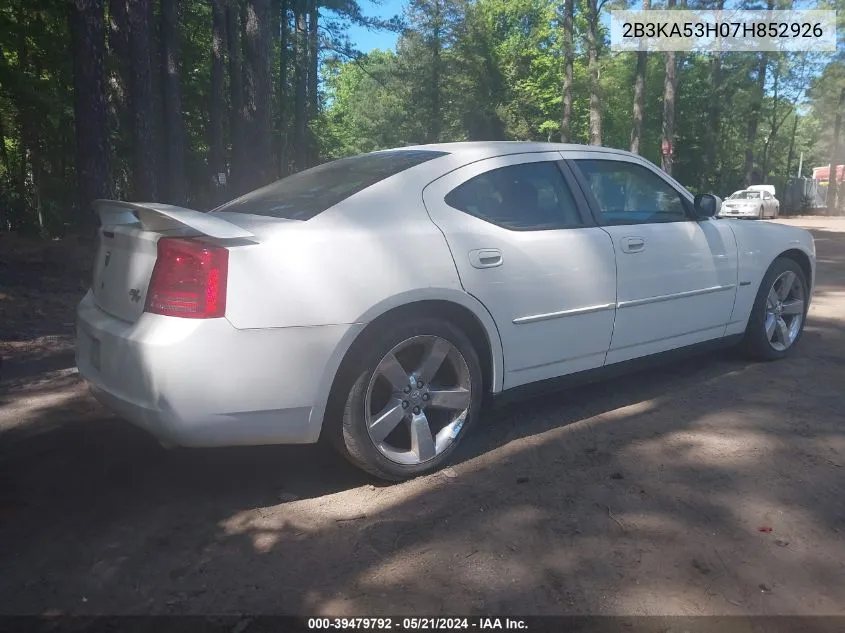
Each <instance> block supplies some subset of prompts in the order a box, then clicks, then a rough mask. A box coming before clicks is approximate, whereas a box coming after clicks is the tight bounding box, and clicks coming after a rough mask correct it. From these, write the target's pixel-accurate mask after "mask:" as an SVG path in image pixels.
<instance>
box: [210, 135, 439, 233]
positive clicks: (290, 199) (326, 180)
mask: <svg viewBox="0 0 845 633" xmlns="http://www.w3.org/2000/svg"><path fill="white" fill-rule="evenodd" d="M446 154H448V152H435V151H431V150H392V151H388V152H376V153H372V154H361V155H359V156H351V157H350V158H341V159H340V160H335V161H332V162H330V163H325V164H323V165H319V166H318V167H312V168H311V169H306V170H305V171H301V172H299V173H296V174H293V175H292V176H288V177H287V178H283V179H282V180H277V181H276V182H274V183H272V184H270V185H267V186H266V187H262V188H261V189H256V190H255V191H253V192H251V193H248V194H246V195H245V196H241V197H240V198H236V199H235V200H232V201H231V202H227V203H226V204H224V205H223V206H220V207H217V208H216V209H214V211H228V212H234V213H249V214H251V215H267V216H271V217H274V218H284V219H288V220H310V219H311V218H313V217H314V216H315V215H317V214H319V213H322V212H323V211H325V210H326V209H328V208H329V207H331V206H333V205H335V204H337V203H338V202H341V201H342V200H345V199H346V198H348V197H349V196H351V195H353V194H356V193H358V192H359V191H362V190H363V189H366V188H367V187H369V186H371V185H374V184H375V183H377V182H379V181H380V180H384V179H385V178H388V177H390V176H393V175H395V174H398V173H399V172H401V171H405V170H406V169H409V168H411V167H414V166H415V165H419V164H421V163H424V162H426V161H429V160H431V159H433V158H437V157H439V156H445V155H446Z"/></svg>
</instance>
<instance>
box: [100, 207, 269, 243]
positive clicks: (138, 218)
mask: <svg viewBox="0 0 845 633" xmlns="http://www.w3.org/2000/svg"><path fill="white" fill-rule="evenodd" d="M94 211H95V212H96V213H97V215H98V216H99V217H100V224H102V225H104V226H106V225H112V226H113V225H116V224H136V223H138V222H140V223H141V227H142V228H143V229H145V230H147V231H168V230H171V229H178V228H181V227H187V228H189V229H193V230H194V231H197V232H199V233H202V234H203V235H207V236H208V237H213V238H216V239H221V240H235V239H248V238H252V237H254V235H253V234H252V233H250V232H249V231H247V230H246V229H243V228H241V227H239V226H236V225H235V224H232V223H231V222H227V221H226V220H224V219H223V218H220V217H217V216H216V215H209V214H208V213H203V212H201V211H195V210H194V209H185V208H184V207H175V206H173V205H170V204H158V203H156V202H144V203H138V202H123V201H121V200H94Z"/></svg>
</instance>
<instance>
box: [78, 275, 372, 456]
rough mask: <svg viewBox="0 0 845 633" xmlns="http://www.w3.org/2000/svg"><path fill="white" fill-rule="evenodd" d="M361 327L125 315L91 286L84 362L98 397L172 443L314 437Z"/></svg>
mask: <svg viewBox="0 0 845 633" xmlns="http://www.w3.org/2000/svg"><path fill="white" fill-rule="evenodd" d="M354 327H355V326H352V325H331V326H323V327H308V328H293V327H292V328H275V329H260V330H238V329H236V328H235V327H233V326H232V325H231V323H229V321H228V320H226V319H225V318H220V319H208V320H199V319H180V318H174V317H166V316H161V315H155V314H147V313H145V314H143V315H142V316H141V317H140V318H139V319H138V320H137V321H136V322H135V323H127V322H124V321H121V320H120V319H117V318H115V317H112V316H111V315H109V314H107V313H105V312H103V311H102V310H100V309H99V308H98V307H97V306H96V304H95V303H94V299H93V296H92V294H91V293H90V292H89V293H88V294H87V295H86V296H85V298H84V299H83V300H82V301H81V302H80V304H79V307H78V309H77V348H76V364H77V366H78V367H79V373H80V374H81V375H82V376H83V378H85V380H86V381H88V383H89V384H90V386H91V390H92V393H93V394H94V395H95V397H97V399H98V400H100V401H101V402H102V403H103V404H105V405H106V406H107V407H109V408H110V409H112V410H114V411H115V412H116V413H118V414H119V415H120V416H121V417H124V418H126V419H127V420H129V421H130V422H132V423H134V424H136V425H138V426H140V427H142V428H144V429H146V430H147V431H149V432H150V433H152V434H153V435H155V436H156V437H158V438H159V439H160V440H162V441H164V442H167V443H170V444H175V445H180V446H233V445H254V444H301V443H310V442H315V441H316V440H317V438H318V437H319V435H320V428H321V425H322V411H323V407H324V404H325V400H326V398H327V396H328V394H327V393H323V391H324V390H325V385H326V383H327V382H328V383H329V384H330V378H329V374H333V370H332V368H333V367H334V366H335V365H336V364H337V363H338V362H339V361H336V360H335V359H336V356H337V355H338V354H339V353H340V348H341V345H340V344H341V341H344V340H345V338H346V337H347V335H348V334H349V333H350V329H352V328H354ZM96 347H99V351H97V350H96V349H95V348H96ZM315 410H316V411H317V412H319V413H318V415H313V414H312V412H313V411H315Z"/></svg>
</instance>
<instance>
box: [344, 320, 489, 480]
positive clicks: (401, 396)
mask: <svg viewBox="0 0 845 633" xmlns="http://www.w3.org/2000/svg"><path fill="white" fill-rule="evenodd" d="M353 365H354V366H353V369H352V372H351V374H350V375H351V378H350V381H349V382H350V383H351V384H347V385H346V386H343V385H342V386H341V387H340V388H341V389H344V390H345V406H344V411H343V419H342V423H341V432H340V433H337V434H335V437H336V442H335V443H336V445H337V446H338V448H339V449H340V450H341V452H342V453H343V454H344V455H345V456H346V457H347V458H348V459H349V460H350V461H352V463H354V464H355V465H356V466H358V467H360V468H362V469H364V470H366V471H367V472H369V473H371V474H373V475H375V476H376V477H379V478H381V479H387V480H392V481H400V480H403V479H410V478H412V477H416V476H418V475H422V474H425V473H429V472H432V471H435V470H437V469H439V468H441V467H442V466H443V465H444V464H445V463H446V462H447V461H448V460H449V458H450V456H451V454H452V453H453V452H454V450H455V448H456V447H457V445H458V442H459V441H460V440H461V438H462V437H463V436H464V435H465V434H466V432H467V429H468V428H469V426H470V425H471V423H472V422H473V420H474V418H475V417H476V416H477V414H478V411H479V409H480V408H481V398H482V392H483V384H482V377H481V376H482V374H481V366H480V364H479V361H478V355H477V354H476V352H475V349H474V348H473V346H472V343H471V342H470V341H469V339H468V338H467V336H466V335H465V334H464V333H463V332H462V331H461V330H460V329H459V328H457V327H456V326H454V325H453V324H452V323H450V322H448V321H445V320H443V319H438V318H433V317H419V318H414V319H410V320H406V321H403V322H397V323H394V324H392V325H390V326H388V327H387V329H386V330H384V331H382V332H381V333H379V334H378V335H377V336H376V337H375V338H374V339H373V340H372V341H371V342H370V344H369V345H368V346H367V348H366V349H365V350H364V351H363V352H362V353H360V354H359V355H358V357H357V358H356V359H354V361H353Z"/></svg>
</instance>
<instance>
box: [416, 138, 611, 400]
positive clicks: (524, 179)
mask: <svg viewBox="0 0 845 633" xmlns="http://www.w3.org/2000/svg"><path fill="white" fill-rule="evenodd" d="M561 169H562V167H561V165H560V154H559V153H558V152H543V153H531V154H520V155H511V156H500V157H497V158H491V159H487V160H482V161H478V162H476V163H473V164H471V165H467V166H465V167H462V168H461V169H458V170H456V171H453V172H451V173H449V174H447V175H445V176H443V177H442V178H439V179H438V180H436V181H434V182H432V183H431V184H429V185H428V186H427V187H426V188H425V190H424V191H423V200H424V202H425V206H426V208H427V209H428V212H429V214H430V216H431V218H432V220H433V221H434V222H435V224H437V226H439V227H440V228H441V230H442V231H443V233H444V234H445V235H446V239H447V241H448V243H449V247H450V249H451V251H452V256H453V257H454V260H455V265H456V267H457V270H458V274H459V275H460V278H461V283H462V284H463V287H464V289H465V290H466V291H467V292H469V293H470V294H472V295H473V296H475V297H476V298H477V299H478V300H479V301H481V302H482V303H483V304H484V305H485V306H486V308H487V310H489V312H490V314H491V315H492V316H493V318H494V320H495V321H496V325H497V327H498V328H499V334H500V336H501V339H502V346H503V348H504V365H505V372H504V387H505V388H510V387H515V386H517V385H521V384H525V383H528V382H533V381H535V380H542V379H544V378H551V377H555V376H560V375H563V374H568V373H572V372H575V371H579V370H583V369H591V368H594V367H599V366H601V365H602V364H603V363H604V360H605V355H606V353H607V349H608V346H609V345H610V337H611V334H612V332H613V318H614V313H615V304H616V263H615V261H614V260H615V255H614V250H613V242H612V241H611V238H610V236H609V235H608V234H607V233H606V232H605V231H603V230H602V229H600V228H598V227H597V226H595V224H594V222H593V220H592V218H591V216H590V214H589V211H588V210H587V209H586V206H585V201H584V198H583V196H582V195H581V193H580V191H578V187H577V185H576V184H575V183H574V181H573V180H572V177H571V175H569V174H568V173H565V172H564V171H562V170H561ZM564 169H565V168H564Z"/></svg>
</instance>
